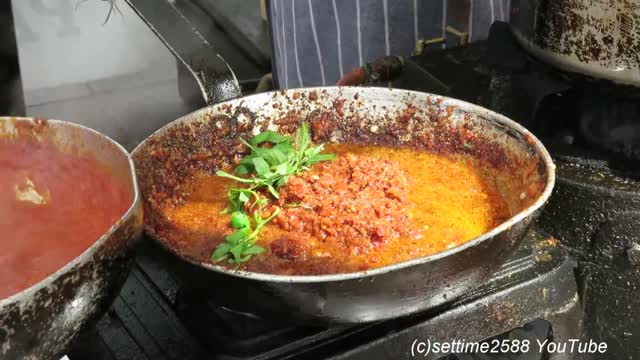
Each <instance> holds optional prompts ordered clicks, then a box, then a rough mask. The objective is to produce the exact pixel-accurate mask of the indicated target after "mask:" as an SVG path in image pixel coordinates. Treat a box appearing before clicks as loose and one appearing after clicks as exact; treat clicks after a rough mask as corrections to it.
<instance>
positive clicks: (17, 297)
mask: <svg viewBox="0 0 640 360" xmlns="http://www.w3.org/2000/svg"><path fill="white" fill-rule="evenodd" d="M8 123H10V124H11V126H13V127H15V124H17V123H21V124H20V126H27V127H28V126H31V127H32V129H33V131H36V132H37V131H43V129H45V128H46V127H49V126H51V127H53V128H64V127H71V128H76V129H79V130H82V131H85V132H89V133H92V134H94V135H96V136H98V137H100V138H102V139H105V140H107V141H108V142H109V143H111V144H112V145H113V146H115V147H116V149H117V150H118V151H119V152H121V153H122V155H123V156H125V158H126V160H127V164H128V167H129V172H130V175H131V183H132V188H133V189H132V190H133V199H132V201H131V205H130V206H129V208H128V209H127V211H126V212H125V213H124V214H123V215H122V216H121V217H120V218H119V219H118V220H117V221H116V222H115V223H114V224H113V225H112V226H111V227H110V228H109V230H107V231H106V232H105V233H104V234H103V235H102V236H101V237H100V238H99V239H97V240H96V241H95V242H93V243H92V244H91V246H89V247H88V248H87V249H86V250H85V251H84V252H82V254H80V255H78V256H77V257H76V258H75V259H73V260H72V261H71V262H69V263H67V264H66V265H65V266H63V267H62V268H60V269H58V270H57V271H56V272H54V273H53V274H51V275H49V276H47V277H46V278H44V279H42V280H40V281H38V282H37V283H35V284H33V285H32V286H30V287H28V288H26V289H24V290H22V291H20V292H17V293H15V294H13V295H11V296H9V297H6V298H4V299H0V311H2V309H3V308H5V307H8V306H10V305H12V304H15V303H18V302H20V301H23V300H24V299H28V298H30V297H31V296H33V294H35V293H37V292H38V291H40V290H42V289H44V288H47V287H48V286H50V285H51V284H52V283H53V282H55V281H56V280H57V279H58V278H60V277H61V276H62V275H64V274H66V273H68V272H69V271H70V270H71V269H73V268H74V267H76V266H78V265H80V264H83V263H86V262H88V261H91V259H92V257H93V254H94V253H95V252H97V251H98V250H99V249H100V248H102V246H103V245H104V243H105V242H106V241H107V239H109V238H110V237H111V236H112V235H113V233H114V232H116V231H117V230H118V228H119V227H120V226H121V225H122V224H123V223H125V222H126V221H127V220H128V219H129V218H131V217H132V216H134V215H135V213H136V211H137V208H138V206H139V205H140V202H141V195H140V190H139V187H138V182H137V179H136V171H135V164H134V162H133V158H132V156H131V154H129V152H127V150H126V149H125V148H124V147H123V146H122V145H120V144H119V143H118V142H116V141H114V140H113V139H111V138H109V137H108V136H106V135H104V134H101V133H99V132H97V131H95V130H93V129H91V128H88V127H86V126H83V125H80V124H76V123H71V122H67V121H62V120H55V119H40V118H30V117H0V129H2V127H4V132H7V130H6V124H8ZM2 124H4V125H2ZM3 136H4V135H3V131H0V137H3Z"/></svg>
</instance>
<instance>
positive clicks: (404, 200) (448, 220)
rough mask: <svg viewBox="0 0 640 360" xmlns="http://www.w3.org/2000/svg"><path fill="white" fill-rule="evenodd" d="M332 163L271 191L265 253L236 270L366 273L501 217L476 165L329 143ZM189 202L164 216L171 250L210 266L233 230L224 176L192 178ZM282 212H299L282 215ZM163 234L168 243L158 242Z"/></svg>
mask: <svg viewBox="0 0 640 360" xmlns="http://www.w3.org/2000/svg"><path fill="white" fill-rule="evenodd" d="M326 152H331V153H335V154H337V155H338V158H337V159H336V160H333V161H330V162H324V163H320V164H317V165H315V166H314V167H313V168H312V169H311V170H310V171H309V172H307V173H304V174H301V175H299V176H296V177H292V178H290V179H289V181H288V183H287V184H286V185H285V186H284V187H283V188H281V189H280V200H279V202H276V201H272V204H273V205H272V206H279V207H280V209H281V213H280V215H279V216H278V217H276V218H275V219H274V220H273V221H272V222H270V223H269V224H267V226H265V228H263V229H262V230H261V232H260V235H259V240H258V244H259V245H261V246H263V247H264V248H266V249H267V251H266V252H265V253H263V254H260V255H257V256H254V257H253V258H252V259H250V260H249V261H248V262H247V263H245V264H243V265H242V268H243V269H244V270H248V271H255V272H262V273H272V274H286V275H311V274H316V275H317V274H330V273H346V272H354V271H361V270H367V269H374V268H378V267H382V266H386V265H390V264H395V263H399V262H403V261H406V260H410V259H414V258H417V257H421V256H426V255H431V254H435V253H438V252H441V251H444V250H446V249H448V248H451V247H454V246H458V245H460V244H462V243H464V242H466V241H468V240H471V239H473V238H475V237H477V236H479V235H481V234H483V233H485V232H487V231H489V230H490V229H492V228H494V227H495V226H497V225H498V224H500V223H502V222H503V221H505V220H506V219H507V218H508V217H509V216H510V211H509V209H508V206H507V204H506V202H505V201H504V199H503V198H502V196H501V195H500V194H499V193H498V191H497V190H496V186H495V184H494V183H493V182H492V181H491V180H490V177H487V176H484V175H483V174H486V173H487V172H486V171H481V170H483V169H481V168H480V167H481V166H482V165H481V164H478V162H477V161H472V160H470V159H468V158H463V157H459V158H452V157H447V156H441V155H436V154H431V153H426V152H419V151H415V150H411V149H406V148H390V147H381V146H372V145H345V144H332V145H328V146H327V147H326ZM191 185H192V186H191V189H190V194H191V195H190V197H189V199H188V201H187V202H186V203H185V204H183V205H180V206H178V207H176V208H174V209H172V210H170V212H169V213H168V214H167V215H168V217H169V220H170V222H171V223H172V225H173V226H172V230H170V234H159V235H161V236H163V235H164V236H166V237H167V238H170V241H171V242H172V243H173V245H172V246H175V247H177V248H178V251H180V252H182V253H183V254H185V255H186V256H188V257H191V258H194V259H196V260H198V261H202V262H209V261H210V256H211V253H212V251H213V250H214V248H215V247H216V246H217V245H218V244H219V243H220V242H221V241H224V236H226V235H228V234H230V233H231V232H233V229H231V228H230V226H229V215H221V214H220V212H221V211H222V210H223V209H224V207H225V206H226V201H227V200H226V192H227V189H228V188H229V186H233V187H237V186H238V183H236V182H233V181H230V180H227V179H225V178H221V177H217V176H211V175H200V176H197V177H196V179H195V181H194V183H193V184H191ZM286 204H298V205H303V206H294V207H287V206H286ZM167 235H168V236H167Z"/></svg>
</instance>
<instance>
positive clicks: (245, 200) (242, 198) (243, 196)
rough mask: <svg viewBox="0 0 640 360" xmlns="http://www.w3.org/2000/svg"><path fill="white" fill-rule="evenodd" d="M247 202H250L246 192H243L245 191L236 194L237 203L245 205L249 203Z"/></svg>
mask: <svg viewBox="0 0 640 360" xmlns="http://www.w3.org/2000/svg"><path fill="white" fill-rule="evenodd" d="M249 200H250V198H249V196H248V195H247V194H246V192H245V191H241V192H240V193H239V194H238V201H240V202H241V203H243V204H246V203H248V202H249Z"/></svg>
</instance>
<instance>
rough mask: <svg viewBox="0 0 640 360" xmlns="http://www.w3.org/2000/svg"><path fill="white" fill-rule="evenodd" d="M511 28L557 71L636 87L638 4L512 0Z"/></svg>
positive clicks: (638, 76)
mask: <svg viewBox="0 0 640 360" xmlns="http://www.w3.org/2000/svg"><path fill="white" fill-rule="evenodd" d="M510 22H511V26H512V29H513V33H514V34H515V36H516V39H517V40H518V42H519V43H520V44H521V45H522V46H523V47H524V49H526V51H527V52H529V53H530V54H532V55H533V56H534V57H536V58H537V59H539V60H541V61H543V62H545V63H547V64H549V65H551V66H553V67H554V68H557V69H559V70H562V71H566V72H568V73H572V74H574V75H575V74H578V75H583V76H588V77H591V78H594V79H597V80H607V81H610V82H613V83H615V84H616V85H630V86H633V87H637V86H640V3H638V2H637V1H610V0H594V1H575V0H512V1H511V20H510Z"/></svg>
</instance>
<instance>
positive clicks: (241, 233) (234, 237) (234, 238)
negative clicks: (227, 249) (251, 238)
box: [225, 227, 249, 245]
mask: <svg viewBox="0 0 640 360" xmlns="http://www.w3.org/2000/svg"><path fill="white" fill-rule="evenodd" d="M248 234H249V228H248V227H245V228H242V229H239V230H236V231H235V232H233V233H232V234H231V235H229V236H227V237H226V238H225V240H227V241H228V242H229V243H231V244H233V245H235V244H237V243H239V242H240V241H241V240H243V239H244V238H245V237H246V236H247V235H248Z"/></svg>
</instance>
